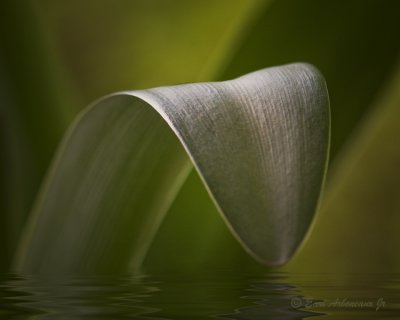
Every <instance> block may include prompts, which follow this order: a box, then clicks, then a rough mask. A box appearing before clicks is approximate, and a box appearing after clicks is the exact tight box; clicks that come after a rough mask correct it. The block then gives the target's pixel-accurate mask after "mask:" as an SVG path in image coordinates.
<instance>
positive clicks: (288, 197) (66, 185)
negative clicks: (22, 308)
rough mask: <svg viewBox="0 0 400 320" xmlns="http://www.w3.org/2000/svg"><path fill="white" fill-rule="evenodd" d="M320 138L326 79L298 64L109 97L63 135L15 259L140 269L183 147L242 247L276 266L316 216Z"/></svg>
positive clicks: (41, 266) (54, 265)
mask: <svg viewBox="0 0 400 320" xmlns="http://www.w3.org/2000/svg"><path fill="white" fill-rule="evenodd" d="M171 129H172V130H171ZM173 133H174V134H173ZM328 139H329V102H328V95H327V90H326V86H325V82H324V80H323V78H322V76H321V75H320V74H319V72H318V71H317V70H316V69H315V68H314V67H312V66H310V65H307V64H292V65H287V66H282V67H275V68H269V69H264V70H261V71H257V72H254V73H251V74H249V75H246V76H243V77H240V78H238V79H235V80H232V81H225V82H219V83H218V82H214V83H198V84H186V85H179V86H173V87H160V88H155V89H149V90H142V91H129V92H123V93H119V94H116V95H113V96H109V97H107V98H105V99H103V100H101V101H99V102H97V103H96V104H95V105H94V106H92V107H91V108H90V109H89V110H88V111H87V112H85V113H84V114H83V115H82V116H81V117H80V118H79V119H78V120H77V121H76V122H75V125H74V126H73V127H72V128H71V129H70V132H69V134H68V135H67V137H66V138H65V141H64V144H63V147H62V148H61V150H60V151H59V153H58V156H57V159H56V161H55V163H54V165H53V167H52V169H51V171H50V173H49V175H48V179H47V183H46V185H45V187H44V188H43V190H42V192H41V195H40V198H39V200H38V202H37V205H36V207H35V209H34V212H33V214H32V217H33V218H32V221H30V223H29V224H28V226H29V229H28V230H26V234H25V238H24V241H23V243H22V245H21V247H20V250H19V253H18V256H17V259H16V267H17V269H18V270H20V271H25V272H44V273H49V272H121V271H127V270H129V269H132V268H137V267H140V265H141V263H142V261H143V258H144V256H145V254H146V251H147V249H148V247H149V245H150V243H151V240H152V238H153V236H154V234H155V232H156V231H157V229H158V227H159V225H160V223H161V221H162V219H163V216H164V214H165V212H166V211H167V210H168V207H169V206H170V204H171V202H172V200H173V198H174V196H175V195H176V193H177V191H178V190H179V187H180V186H181V184H182V182H183V181H184V178H185V177H186V176H187V173H188V172H189V169H190V167H191V166H190V161H189V159H188V157H187V156H186V154H185V152H184V150H186V152H187V154H188V155H189V158H190V159H191V160H192V163H193V164H194V166H195V168H196V169H197V172H198V173H199V175H200V177H201V178H202V180H203V182H204V184H205V186H206V188H207V189H208V191H209V193H210V195H211V196H212V198H213V199H214V200H215V204H216V206H217V207H218V208H219V211H220V212H221V213H222V215H223V217H224V218H225V220H226V222H227V225H228V226H229V227H230V229H231V230H232V231H233V233H234V234H235V235H236V236H237V238H238V240H239V241H240V242H241V243H242V244H243V246H244V248H245V249H246V250H247V251H248V252H249V253H250V254H251V255H253V256H254V257H255V258H256V259H258V260H259V261H261V262H262V263H264V264H266V265H280V264H283V263H285V262H286V261H287V260H288V259H289V258H290V257H291V256H292V254H293V253H294V251H295V250H296V249H297V248H298V246H299V244H300V243H301V241H302V240H303V238H304V236H305V233H306V232H307V230H308V228H309V226H310V223H311V221H312V218H313V216H314V212H315V210H316V206H317V203H318V199H319V195H320V190H321V187H322V183H323V178H324V174H325V169H326V161H327V150H328ZM179 142H180V143H179ZM182 145H183V147H184V148H182ZM204 236H205V237H206V236H207V234H205V235H204ZM177 263H179V262H177Z"/></svg>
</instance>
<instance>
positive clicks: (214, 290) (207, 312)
mask: <svg viewBox="0 0 400 320" xmlns="http://www.w3.org/2000/svg"><path fill="white" fill-rule="evenodd" d="M399 289H400V275H396V274H391V275H364V276H357V275H351V276H350V277H348V278H342V277H341V278H340V279H339V277H338V276H335V275H326V274H325V275H315V274H314V275H299V274H288V273H267V274H264V275H260V274H259V273H258V274H247V275H243V274H242V275H238V274H236V273H233V272H223V273H213V274H191V275H171V274H169V275H151V276H149V275H147V276H144V275H137V276H129V277H118V278H117V277H87V278H84V279H82V278H80V279H76V278H74V279H66V280H63V281H60V280H54V279H53V280H51V279H46V280H44V279H38V278H34V277H21V276H17V275H8V276H6V277H3V279H2V280H0V319H10V320H12V319H32V320H33V319H35V320H44V319H116V320H117V319H210V318H214V319H216V318H217V319H251V320H257V319H305V318H308V317H315V318H313V319H366V318H368V319H378V318H385V319H397V318H398V315H399V311H400V304H399V303H400V290H399ZM379 299H382V300H381V302H382V301H383V302H385V303H384V304H383V305H381V308H380V309H379V310H376V303H377V301H379ZM364 302H365V303H367V304H364V305H362V303H364ZM351 303H353V304H351ZM357 303H358V304H357ZM368 303H373V304H374V305H373V306H370V305H369V304H368Z"/></svg>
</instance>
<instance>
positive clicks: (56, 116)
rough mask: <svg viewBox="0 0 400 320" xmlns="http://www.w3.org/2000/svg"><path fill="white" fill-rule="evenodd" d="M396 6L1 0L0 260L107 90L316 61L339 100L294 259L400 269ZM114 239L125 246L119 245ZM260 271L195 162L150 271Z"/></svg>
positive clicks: (294, 264) (288, 0)
mask: <svg viewBox="0 0 400 320" xmlns="http://www.w3.org/2000/svg"><path fill="white" fill-rule="evenodd" d="M399 39H400V3H399V2H397V1H378V0H364V1H356V0H350V1H346V2H339V1H316V0H275V1H274V0H265V1H264V0H229V1H228V0H218V1H213V0H204V1H195V0H189V1H178V0H117V1H109V0H101V1H93V0H87V1H77V0H71V1H49V0H36V1H33V0H32V1H30V0H26V1H22V0H17V1H11V0H3V1H1V3H0V40H1V42H0V106H1V109H0V121H1V127H0V128H1V141H0V143H1V159H0V160H1V180H0V183H1V193H0V243H1V245H0V269H1V270H7V269H9V266H10V263H11V261H12V257H13V254H14V252H15V249H16V247H17V245H18V242H19V239H20V237H21V234H22V233H23V232H24V231H23V230H24V227H26V219H27V217H28V215H29V212H30V208H31V207H32V204H33V202H34V199H35V196H36V195H37V193H38V190H39V188H40V185H41V183H42V181H43V177H44V175H45V173H46V170H47V168H48V167H49V164H50V161H51V159H52V156H53V155H54V153H55V150H56V148H57V145H58V144H59V142H60V139H61V137H62V135H63V134H64V133H65V131H66V129H67V127H68V125H69V124H71V122H72V120H73V119H74V117H75V116H76V115H77V114H78V112H79V111H80V110H82V109H83V108H85V106H87V105H88V103H90V102H91V101H93V100H94V99H97V98H99V97H101V96H103V95H105V94H108V93H112V92H115V91H122V90H128V89H140V88H147V87H154V86H160V85H172V84H178V83H186V82H196V81H213V80H224V79H229V78H232V77H236V76H239V75H242V74H244V73H248V72H250V71H253V70H256V69H260V68H265V67H269V66H274V65H279V64H285V63H291V62H298V61H302V62H309V63H312V64H314V65H315V66H316V67H317V68H319V69H320V71H321V72H322V74H323V75H324V76H325V78H326V81H327V85H328V90H329V93H330V98H331V112H332V141H331V165H330V169H329V172H328V178H327V183H326V189H325V191H324V197H323V200H322V204H321V208H320V210H319V212H318V214H317V219H316V222H315V223H314V226H313V228H312V230H311V232H310V234H309V236H308V238H307V239H306V241H305V242H304V243H303V245H302V247H301V249H300V250H299V251H298V253H297V254H296V256H295V258H294V259H293V260H292V261H291V262H290V263H289V264H288V265H287V266H285V270H297V271H303V270H304V271H329V270H331V271H339V272H353V271H354V272H375V271H399V270H400V252H399V245H400V233H399V232H398V230H399V226H400V205H399V201H398V199H399V198H400V169H399V164H400V143H399V137H400V65H399V63H400V60H399V50H400V41H399ZM116 250H118V248H116ZM229 265H240V267H241V268H246V267H249V268H258V267H259V266H258V265H257V264H256V263H255V262H253V261H252V260H251V258H249V257H247V255H246V254H245V253H244V252H243V250H242V249H241V248H240V247H239V245H238V244H237V243H236V240H234V239H233V237H232V236H231V234H230V233H229V231H228V230H227V228H226V227H225V225H224V223H223V221H222V219H221V218H220V216H219V214H218V213H217V211H216V209H215V208H214V205H213V204H212V202H211V200H210V199H209V197H208V195H207V193H206V191H205V189H204V188H203V186H202V184H201V182H200V180H199V178H198V177H197V175H196V174H195V173H194V172H192V173H191V175H190V176H189V178H188V180H187V181H186V183H185V184H184V186H183V188H182V190H181V192H180V193H179V195H178V197H177V199H176V200H175V202H174V204H173V205H172V207H171V209H170V210H169V212H168V214H167V216H166V218H165V220H164V222H163V224H162V226H161V228H160V230H159V232H158V233H157V236H156V238H155V240H154V242H153V244H152V247H151V249H150V251H149V253H148V255H147V258H146V261H145V268H147V269H148V270H153V269H162V270H165V269H171V268H172V269H178V270H183V271H185V270H194V269H202V268H204V267H205V266H207V267H210V266H229Z"/></svg>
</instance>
